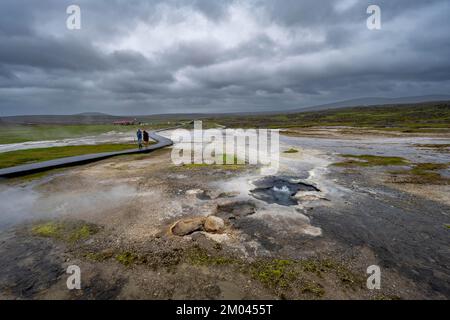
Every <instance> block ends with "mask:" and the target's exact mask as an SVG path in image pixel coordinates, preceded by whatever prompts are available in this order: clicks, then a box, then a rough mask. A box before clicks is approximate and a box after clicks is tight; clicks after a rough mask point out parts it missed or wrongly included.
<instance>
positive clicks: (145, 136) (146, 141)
mask: <svg viewBox="0 0 450 320" xmlns="http://www.w3.org/2000/svg"><path fill="white" fill-rule="evenodd" d="M143 136H144V145H145V147H146V148H147V147H148V142H149V140H150V137H149V135H148V132H147V131H146V130H144V134H143Z"/></svg>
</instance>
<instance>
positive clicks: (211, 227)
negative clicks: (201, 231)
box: [204, 216, 225, 232]
mask: <svg viewBox="0 0 450 320" xmlns="http://www.w3.org/2000/svg"><path fill="white" fill-rule="evenodd" d="M204 227H205V231H207V232H219V231H222V230H223V228H224V227H225V222H224V221H223V220H222V219H221V218H219V217H215V216H209V217H207V218H206V220H205V224H204Z"/></svg>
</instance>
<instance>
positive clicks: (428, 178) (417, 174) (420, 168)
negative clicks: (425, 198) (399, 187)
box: [390, 163, 450, 185]
mask: <svg viewBox="0 0 450 320" xmlns="http://www.w3.org/2000/svg"><path fill="white" fill-rule="evenodd" d="M449 166H450V164H448V163H418V164H415V165H414V166H413V167H412V168H411V169H408V170H402V171H391V172H390V173H391V174H392V175H394V182H395V183H413V184H435V185H446V184H450V179H449V178H446V177H443V176H442V175H441V174H440V173H439V172H436V171H439V170H445V169H447V168H448V167H449Z"/></svg>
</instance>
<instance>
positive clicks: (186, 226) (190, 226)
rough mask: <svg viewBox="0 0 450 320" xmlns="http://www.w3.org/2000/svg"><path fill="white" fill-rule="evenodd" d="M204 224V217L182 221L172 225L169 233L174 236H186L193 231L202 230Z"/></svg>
mask: <svg viewBox="0 0 450 320" xmlns="http://www.w3.org/2000/svg"><path fill="white" fill-rule="evenodd" d="M204 223H205V218H204V217H197V218H191V219H183V220H179V221H177V222H176V223H175V224H174V225H172V227H171V228H170V231H171V232H172V234H174V235H176V236H186V235H188V234H191V233H193V232H195V231H201V230H203V224H204Z"/></svg>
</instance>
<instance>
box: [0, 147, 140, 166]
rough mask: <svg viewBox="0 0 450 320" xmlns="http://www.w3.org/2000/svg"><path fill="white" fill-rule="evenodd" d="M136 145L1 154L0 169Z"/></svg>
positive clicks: (30, 150) (18, 151) (36, 150)
mask: <svg viewBox="0 0 450 320" xmlns="http://www.w3.org/2000/svg"><path fill="white" fill-rule="evenodd" d="M135 148H136V145H135V144H101V145H82V146H67V147H51V148H39V149H27V150H17V151H10V152H4V153H0V169H1V168H8V167H14V166H18V165H22V164H28V163H35V162H42V161H47V160H53V159H59V158H65V157H72V156H79V155H84V154H91V153H101V152H113V151H123V150H128V149H135Z"/></svg>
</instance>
